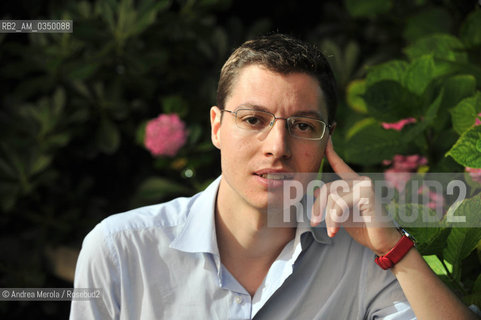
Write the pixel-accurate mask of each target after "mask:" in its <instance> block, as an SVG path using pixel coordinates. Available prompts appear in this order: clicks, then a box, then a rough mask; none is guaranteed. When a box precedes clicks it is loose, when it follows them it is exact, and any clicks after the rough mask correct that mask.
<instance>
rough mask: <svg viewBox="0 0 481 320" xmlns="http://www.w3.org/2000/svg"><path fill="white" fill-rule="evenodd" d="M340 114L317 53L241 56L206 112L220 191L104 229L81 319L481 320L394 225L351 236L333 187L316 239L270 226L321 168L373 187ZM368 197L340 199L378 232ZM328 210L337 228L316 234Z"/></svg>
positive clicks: (288, 42)
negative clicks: (348, 145)
mask: <svg viewBox="0 0 481 320" xmlns="http://www.w3.org/2000/svg"><path fill="white" fill-rule="evenodd" d="M335 107H336V98H335V87H334V79H333V76H332V73H331V71H330V69H329V66H328V64H327V62H326V60H325V59H324V57H323V56H322V54H321V53H319V51H317V50H316V49H315V48H313V47H311V46H309V45H308V44H305V43H303V42H300V41H298V40H296V39H293V38H290V37H287V36H284V35H271V36H268V37H263V38H260V39H258V40H254V41H248V42H246V43H244V44H243V45H242V46H241V47H240V48H238V49H237V50H236V51H235V52H234V53H233V54H232V55H231V57H230V58H229V59H228V61H227V62H226V64H225V65H224V67H223V68H222V71H221V75H220V80H219V87H218V95H217V106H215V107H212V108H211V111H210V119H211V126H212V142H213V144H214V145H215V146H216V147H217V148H218V149H219V150H220V151H221V163H222V175H221V177H219V178H218V179H217V180H216V181H215V182H213V183H212V184H211V185H210V186H209V187H208V188H207V189H206V190H205V191H204V192H201V193H199V194H197V195H195V196H193V197H192V198H179V199H175V200H173V201H171V202H168V203H164V204H159V205H154V206H149V207H145V208H140V209H136V210H133V211H130V212H128V213H123V214H119V215H114V216H111V217H109V218H107V219H105V220H104V221H103V222H101V223H100V224H99V225H97V226H96V227H95V229H94V230H92V232H91V233H90V234H89V235H88V236H87V237H86V239H85V241H84V244H83V248H82V251H81V254H80V257H79V260H78V264H77V270H76V277H75V287H76V288H102V289H103V293H102V296H101V298H99V299H90V300H88V301H73V303H72V310H71V318H72V319H108V318H114V319H251V318H255V319H360V318H362V319H364V318H368V319H373V318H378V317H379V318H386V319H411V318H414V313H415V314H416V316H417V317H419V318H421V319H428V318H429V319H430V318H432V319H454V318H456V319H463V318H466V319H467V318H470V317H472V315H471V314H470V312H469V310H468V309H467V308H466V307H465V306H464V305H463V304H462V303H461V302H460V301H459V300H457V298H456V297H455V296H454V295H453V294H452V293H451V292H450V291H449V290H447V289H446V288H445V287H444V285H443V284H442V282H441V281H439V279H437V277H436V276H435V275H434V274H433V273H432V272H431V270H430V269H429V267H428V266H427V265H426V264H425V263H424V260H423V259H422V257H421V256H420V254H419V253H418V252H417V251H416V249H415V248H412V242H410V240H409V239H408V238H406V237H405V236H402V235H401V234H400V233H399V232H398V230H397V229H396V228H394V227H393V226H392V225H386V224H385V223H384V225H379V224H375V223H373V224H372V225H370V226H367V225H360V226H359V225H356V226H351V227H345V228H342V229H341V228H340V227H341V224H340V222H339V220H338V219H336V218H335V217H336V215H338V214H339V215H340V214H342V212H343V209H344V208H343V207H342V205H339V202H336V201H334V200H335V198H333V196H332V195H331V194H330V193H329V192H328V188H327V185H325V186H324V187H323V188H322V189H321V191H319V192H318V193H317V195H318V199H317V200H316V203H315V205H314V208H320V209H314V211H313V214H312V219H311V225H309V223H303V222H302V221H301V219H299V221H298V223H297V224H296V225H288V224H286V225H281V226H272V225H271V222H272V221H270V220H269V217H270V216H272V213H273V211H274V216H276V213H277V211H276V210H275V208H277V206H276V205H278V203H275V202H276V201H275V199H274V200H272V196H276V195H278V194H279V192H278V190H280V188H281V186H282V184H283V182H284V181H285V180H293V179H294V178H296V177H301V175H299V174H301V173H306V174H308V173H312V172H317V171H318V169H319V167H320V164H321V161H322V158H323V157H324V155H325V156H326V157H327V159H328V161H329V163H330V164H331V167H332V168H333V170H334V171H335V172H336V173H337V174H338V175H339V176H340V177H341V178H342V179H344V180H346V181H347V183H348V184H349V185H351V186H352V185H353V184H355V183H359V182H355V181H354V180H357V181H361V182H360V183H363V182H367V184H368V185H369V180H366V179H362V178H360V177H359V176H357V175H356V174H355V173H354V172H353V171H352V170H351V169H350V168H349V167H348V166H347V165H346V164H345V163H344V162H343V161H342V159H340V158H339V157H338V155H337V154H336V153H335V151H334V149H333V146H332V142H331V140H330V134H331V132H332V130H333V128H334V121H333V119H334V114H335ZM354 178H357V179H354ZM303 183H304V184H305V183H306V181H303ZM363 190H364V191H363V193H362V197H363V198H366V199H369V201H368V203H367V204H366V203H365V204H362V205H359V204H358V203H356V199H355V198H353V196H352V193H349V192H347V193H344V194H340V195H338V196H339V197H341V198H342V199H343V200H344V202H343V203H346V204H348V205H349V206H350V207H354V206H358V208H359V210H360V211H361V214H362V215H363V216H365V217H370V218H372V220H373V221H376V219H377V217H378V215H379V212H377V211H376V207H375V206H374V194H373V192H372V189H371V188H363ZM366 190H367V191H366ZM273 202H274V203H273ZM273 208H274V209H273ZM324 209H325V211H326V212H334V214H333V215H330V214H327V215H325V221H323V222H322V224H321V225H322V226H323V227H324V228H318V227H314V226H316V225H318V224H319V223H320V222H321V220H323V215H322V214H321V212H322V211H324ZM277 217H278V216H277ZM326 231H327V232H326ZM400 243H401V245H400ZM390 251H391V253H390V254H389V255H388V252H390ZM393 253H394V255H395V257H394V258H392V257H393ZM374 254H376V255H378V256H381V257H382V256H386V257H384V258H382V259H381V260H382V261H381V262H380V265H381V266H383V268H384V267H391V269H390V271H389V270H383V269H382V268H381V267H380V266H378V265H377V264H376V263H375V262H374V256H375V255H374ZM389 257H391V258H392V259H391V258H389ZM383 259H384V260H383ZM398 260H399V261H398ZM383 261H384V262H383ZM386 261H387V262H386ZM406 298H407V299H406ZM413 311H414V313H413Z"/></svg>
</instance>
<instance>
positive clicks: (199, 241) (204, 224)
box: [170, 176, 221, 256]
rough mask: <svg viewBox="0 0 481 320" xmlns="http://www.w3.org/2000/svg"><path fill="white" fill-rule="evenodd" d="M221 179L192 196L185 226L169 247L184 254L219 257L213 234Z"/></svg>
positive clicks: (214, 234) (215, 238)
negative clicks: (199, 253) (200, 253)
mask: <svg viewBox="0 0 481 320" xmlns="http://www.w3.org/2000/svg"><path fill="white" fill-rule="evenodd" d="M220 179H221V177H220V176H219V177H218V178H217V179H216V180H214V182H212V183H211V184H210V185H209V186H208V187H207V189H205V190H204V191H203V192H201V193H199V194H197V195H196V196H194V200H193V203H192V205H191V207H190V208H189V212H188V213H187V218H186V221H185V224H184V226H183V228H182V230H181V231H180V233H179V234H178V235H177V236H176V237H175V239H174V240H173V241H172V242H171V244H170V247H171V248H174V249H177V250H180V251H184V252H206V253H211V254H214V255H217V256H219V248H218V247H217V237H216V233H215V215H214V212H215V200H216V198H217V190H218V188H219V183H220Z"/></svg>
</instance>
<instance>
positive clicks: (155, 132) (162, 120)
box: [144, 114, 187, 157]
mask: <svg viewBox="0 0 481 320" xmlns="http://www.w3.org/2000/svg"><path fill="white" fill-rule="evenodd" d="M186 141H187V130H186V129H185V124H184V122H183V121H182V120H180V118H179V116H178V115H176V114H160V115H159V116H158V117H157V118H155V119H152V120H150V121H149V122H148V123H147V126H146V128H145V140H144V144H145V147H146V148H147V149H148V150H149V151H150V153H152V155H154V156H162V155H165V156H171V157H173V156H175V155H176V154H177V152H178V151H179V149H180V148H181V147H182V146H183V145H184V144H185V142H186Z"/></svg>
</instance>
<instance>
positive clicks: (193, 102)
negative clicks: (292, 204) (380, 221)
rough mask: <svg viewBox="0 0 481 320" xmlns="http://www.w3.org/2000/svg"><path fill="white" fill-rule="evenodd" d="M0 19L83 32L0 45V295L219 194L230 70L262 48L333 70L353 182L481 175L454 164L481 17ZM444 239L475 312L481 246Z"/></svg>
mask: <svg viewBox="0 0 481 320" xmlns="http://www.w3.org/2000/svg"><path fill="white" fill-rule="evenodd" d="M0 17H1V19H16V20H20V19H65V20H73V33H57V34H54V33H52V34H47V33H37V34H32V33H30V34H27V33H22V34H7V33H0V92H1V94H0V230H1V231H0V287H48V288H56V287H71V286H72V280H73V275H74V268H75V262H76V258H77V254H78V252H79V250H80V247H81V243H82V240H83V238H84V237H85V235H86V234H87V233H88V232H89V231H90V230H91V229H92V228H93V227H94V226H95V225H96V224H97V223H98V222H100V221H101V220H102V219H103V218H105V217H107V216H109V215H111V214H114V213H117V212H123V211H127V210H129V209H133V208H135V207H139V206H143V205H148V204H153V203H158V202H161V201H166V200H169V199H172V198H174V197H178V196H189V195H192V194H194V193H196V192H198V191H200V190H202V189H204V188H205V187H206V186H207V185H208V184H209V183H210V182H211V181H212V180H214V179H215V178H216V177H217V176H218V175H219V174H220V169H219V168H220V162H219V154H218V152H217V151H216V149H215V148H214V147H213V146H212V144H211V142H210V125H209V117H208V110H209V108H210V107H211V106H212V105H215V93H216V86H217V79H218V74H219V71H220V68H221V66H222V64H223V63H224V61H225V60H226V58H227V57H228V56H229V55H230V53H231V52H232V50H233V49H235V48H236V47H237V46H239V45H240V44H241V43H242V42H244V41H245V40H247V39H251V38H254V37H256V36H260V35H263V34H266V33H271V32H282V33H288V34H291V35H294V36H297V37H299V38H301V39H304V40H308V41H310V42H312V43H314V44H316V45H317V46H318V47H319V48H320V49H321V50H322V51H323V52H324V53H325V54H326V55H327V57H328V59H329V61H330V63H331V65H332V68H333V70H334V72H335V75H336V78H337V83H338V88H339V97H340V105H339V111H338V116H337V122H338V127H337V129H336V133H335V135H334V142H335V143H334V144H335V146H336V149H337V150H338V152H339V153H340V154H341V156H343V157H344V158H345V159H346V160H347V161H348V162H349V163H350V165H352V166H353V167H354V168H355V169H356V170H359V171H365V172H383V171H386V170H394V171H395V170H396V168H399V166H398V167H396V165H397V164H400V163H401V164H404V166H403V167H402V168H403V169H404V170H410V171H412V172H427V171H433V172H442V171H448V172H465V171H466V172H471V171H469V170H474V171H475V169H478V168H481V160H479V159H478V158H479V157H478V158H476V159H475V160H472V159H471V158H470V159H465V158H466V157H465V156H463V155H466V151H463V150H466V149H463V150H458V149H456V148H455V147H454V146H455V144H456V143H458V142H459V143H458V144H457V145H459V144H462V143H464V142H465V141H464V140H462V138H463V139H464V138H466V139H467V136H468V135H469V134H475V133H476V134H477V133H478V132H479V127H477V124H478V121H479V117H478V114H479V113H481V96H480V94H479V89H480V87H481V85H480V84H481V71H480V68H479V66H480V65H481V63H480V62H481V49H480V48H481V46H480V44H481V22H480V21H481V16H480V4H479V3H478V1H457V0H436V1H435V0H403V1H401V0H359V1H356V0H344V1H338V0H325V1H309V2H308V1H298V0H282V1H252V0H243V1H240V0H239V1H238V0H160V1H153V0H139V1H134V0H96V1H68V0H67V1H60V0H51V1H48V0H46V1H24V0H17V1H14V2H13V1H2V2H1V3H0ZM401 74H402V76H400V75H401ZM386 101H388V102H389V101H391V102H392V101H394V102H396V103H395V104H393V105H391V104H389V103H388V102H386ZM453 110H454V111H453ZM402 121H404V122H402ZM480 123H481V121H480ZM468 131H469V134H465V133H466V132H468ZM155 137H163V138H162V139H161V140H160V142H159V139H157V140H156V139H155ZM477 137H478V138H475V139H479V136H477ZM469 141H471V140H469ZM469 141H468V142H469ZM468 142H467V143H468ZM471 142H472V141H471ZM471 142H469V143H471ZM469 143H468V144H469ZM366 145H369V148H368V149H366ZM468 150H470V149H469V148H468ZM447 152H450V156H447V157H445V154H446V153H447ZM409 156H411V158H407V157H409ZM413 156H415V157H414V158H413ZM403 157H404V158H403ZM389 166H391V167H389ZM466 168H468V169H466ZM326 170H329V168H326ZM470 177H471V176H470ZM470 181H471V182H472V184H471V187H472V190H471V194H470V195H471V196H473V197H474V198H475V199H477V198H476V196H477V195H478V196H477V197H478V198H479V194H478V193H479V186H480V185H479V184H477V182H476V176H475V175H473V176H472V178H471V180H470ZM473 201H475V200H473ZM476 201H477V200H476ZM438 231H439V232H438ZM438 231H436V232H438V233H436V234H433V233H432V232H431V231H430V232H431V233H429V239H427V240H425V241H426V242H429V241H431V242H429V243H428V244H430V243H432V242H433V241H435V240H436V239H437V240H436V241H438V242H439V241H444V243H447V242H449V243H452V242H453V241H462V243H464V244H466V242H468V245H467V248H466V246H465V247H463V248H464V249H463V250H464V251H462V252H460V251H459V250H458V249H452V250H454V251H449V250H448V251H446V250H445V248H444V246H441V247H440V248H439V246H438V247H437V248H427V249H426V250H427V251H426V252H425V254H426V255H431V256H433V257H435V258H436V259H438V260H436V261H435V262H432V266H433V268H434V265H439V264H441V268H444V269H443V270H441V271H439V272H438V274H440V276H441V277H443V279H444V280H446V282H447V283H448V285H450V286H451V287H452V288H454V290H455V291H456V292H457V293H458V294H459V295H460V296H462V297H463V298H464V299H465V302H466V303H467V304H471V303H477V302H478V303H479V301H481V280H480V278H479V273H480V262H479V261H480V258H479V257H480V252H481V251H480V249H479V248H480V246H479V245H478V242H479V239H481V234H480V233H479V230H478V229H475V230H474V231H473V230H468V231H466V233H465V234H463V235H454V236H453V235H450V234H449V232H447V231H446V230H438ZM449 236H451V237H452V238H451V240H449V241H448V240H447V239H448V237H449ZM422 237H423V235H421V238H422ZM459 237H461V238H459ZM423 239H424V238H423ZM452 239H454V240H452ZM466 239H468V240H469V241H468V240H466ZM456 243H458V242H455V244H456ZM427 247H428V246H427ZM453 248H454V247H453ZM456 248H457V247H456ZM450 250H451V249H450ZM456 250H458V251H456ZM443 265H444V266H443ZM450 266H451V267H450ZM461 266H463V268H461ZM68 312H69V302H32V301H24V302H0V315H4V316H2V318H3V319H39V318H41V319H48V318H52V319H57V318H58V319H64V318H67V316H68Z"/></svg>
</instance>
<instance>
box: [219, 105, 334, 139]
mask: <svg viewBox="0 0 481 320" xmlns="http://www.w3.org/2000/svg"><path fill="white" fill-rule="evenodd" d="M222 111H225V112H229V113H230V114H232V115H233V116H234V117H235V124H236V126H237V127H238V128H240V129H243V130H248V131H251V132H262V131H264V130H267V129H270V128H272V127H273V126H274V124H275V122H276V120H279V119H280V120H286V128H287V130H288V132H289V134H290V135H291V136H292V137H295V138H299V139H304V140H321V139H322V137H324V133H325V131H326V127H327V128H328V129H330V128H331V126H330V125H328V124H326V123H325V122H324V121H322V120H318V119H313V118H307V117H289V118H280V117H276V116H275V115H274V114H272V113H270V112H267V111H261V110H255V109H237V110H236V111H230V110H226V109H223V110H222Z"/></svg>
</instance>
